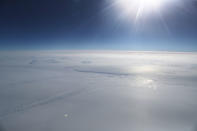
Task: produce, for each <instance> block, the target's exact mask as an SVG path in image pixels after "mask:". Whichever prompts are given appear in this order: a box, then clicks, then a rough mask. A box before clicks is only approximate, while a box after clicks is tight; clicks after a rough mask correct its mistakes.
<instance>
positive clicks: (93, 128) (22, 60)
mask: <svg viewBox="0 0 197 131" xmlns="http://www.w3.org/2000/svg"><path fill="white" fill-rule="evenodd" d="M196 130H197V54H196V53H181V52H180V53H178V52H126V51H125V52H124V51H123V52H120V51H31V52H0V131H196Z"/></svg>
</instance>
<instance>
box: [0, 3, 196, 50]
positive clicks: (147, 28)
mask: <svg viewBox="0 0 197 131" xmlns="http://www.w3.org/2000/svg"><path fill="white" fill-rule="evenodd" d="M113 1H115V0H99V1H98V0H18V1H15V0H3V1H1V2H0V29H1V30H0V49H1V50H13V49H14V50H27V49H28V50H31V49H39V50H42V49H44V50H47V49H50V50H51V49H101V50H102V49H103V50H104V49H107V50H113V49H115V50H156V51H158V50H165V51H197V38H196V36H197V25H196V23H197V4H196V1H192V0H187V1H186V0H179V1H180V2H179V3H178V2H177V3H173V4H171V5H165V7H163V9H162V11H161V12H160V13H161V15H160V16H159V17H158V15H155V14H158V12H154V13H152V14H149V15H146V16H145V15H144V16H142V18H140V20H139V21H137V23H134V22H133V21H134V20H133V18H132V17H131V16H129V15H127V16H123V15H122V14H121V12H122V11H123V10H124V9H117V8H116V6H111V5H113ZM116 1H120V0H116ZM131 1H132V0H131ZM110 4H111V5H110ZM129 7H130V6H129ZM127 8H128V7H127ZM145 11H146V12H144V14H145V13H147V10H145Z"/></svg>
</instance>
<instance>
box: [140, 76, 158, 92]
mask: <svg viewBox="0 0 197 131" xmlns="http://www.w3.org/2000/svg"><path fill="white" fill-rule="evenodd" d="M136 82H137V85H138V86H139V87H144V88H149V89H153V90H157V85H156V83H155V81H154V80H153V79H150V78H144V77H138V78H137V80H136Z"/></svg>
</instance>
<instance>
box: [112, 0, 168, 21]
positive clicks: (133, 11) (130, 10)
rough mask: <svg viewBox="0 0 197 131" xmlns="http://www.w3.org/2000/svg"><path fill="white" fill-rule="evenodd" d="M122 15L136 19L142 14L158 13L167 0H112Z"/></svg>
mask: <svg viewBox="0 0 197 131" xmlns="http://www.w3.org/2000/svg"><path fill="white" fill-rule="evenodd" d="M112 1H113V4H115V6H117V7H118V8H119V11H120V12H121V13H122V14H121V15H122V16H123V17H127V18H130V17H132V18H134V20H138V19H139V18H140V17H142V16H147V15H150V14H151V15H152V14H159V13H161V10H162V9H163V6H164V5H165V4H166V2H168V1H169V0H112Z"/></svg>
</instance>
